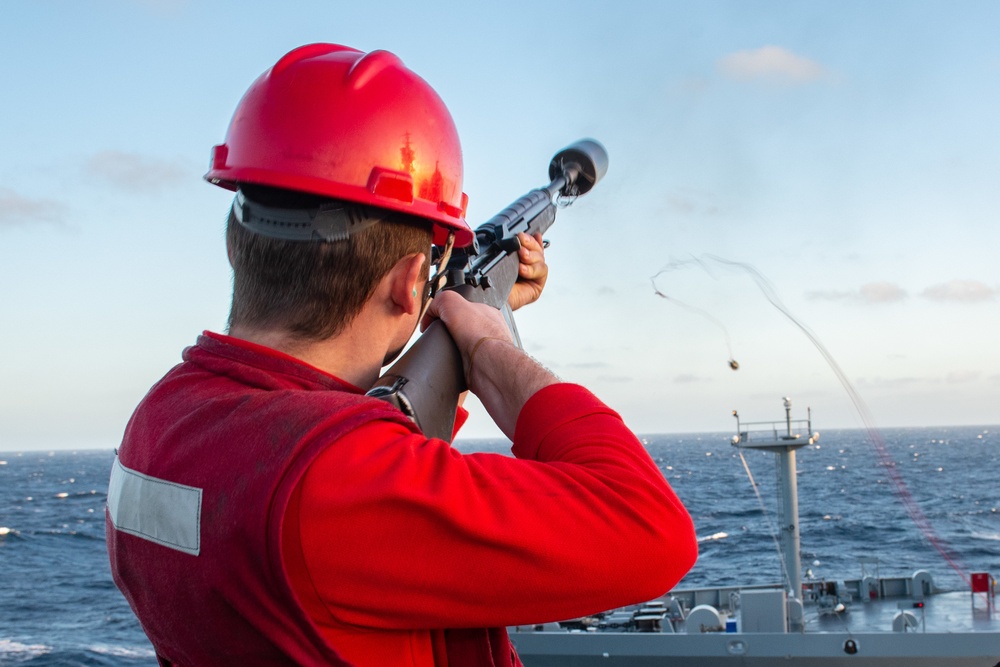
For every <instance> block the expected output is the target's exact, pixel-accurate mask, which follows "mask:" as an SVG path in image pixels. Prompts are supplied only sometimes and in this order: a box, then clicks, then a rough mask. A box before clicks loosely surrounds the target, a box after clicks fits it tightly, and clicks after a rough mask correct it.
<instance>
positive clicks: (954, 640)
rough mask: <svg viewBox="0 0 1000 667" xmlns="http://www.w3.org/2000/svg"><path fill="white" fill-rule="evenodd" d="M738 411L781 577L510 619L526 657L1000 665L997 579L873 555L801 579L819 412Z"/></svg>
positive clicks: (667, 663) (655, 662) (705, 664)
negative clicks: (772, 517)
mask: <svg viewBox="0 0 1000 667" xmlns="http://www.w3.org/2000/svg"><path fill="white" fill-rule="evenodd" d="M783 404H784V407H785V419H784V420H783V421H772V422H741V420H740V417H739V413H738V412H737V411H733V416H734V417H735V418H736V425H737V426H736V434H735V435H733V436H732V440H731V444H732V446H733V447H736V448H740V449H741V450H759V451H765V452H770V453H772V454H774V455H775V456H776V457H777V460H776V466H775V470H776V473H777V488H778V489H779V500H778V507H777V517H778V531H777V533H778V534H777V541H778V543H779V545H778V547H779V549H778V550H779V553H780V556H781V558H780V562H781V573H780V574H781V580H780V582H779V583H775V584H769V585H748V586H720V587H707V588H690V589H675V590H673V591H670V592H669V593H667V594H665V595H664V596H662V597H660V598H657V599H655V600H650V601H648V602H646V603H644V604H639V605H633V606H629V607H623V608H620V609H613V610H608V611H606V612H602V613H598V614H594V615H591V616H587V617H585V618H576V619H568V620H566V621H562V622H558V623H544V624H539V625H528V626H516V627H511V628H509V629H508V630H509V633H510V637H511V640H512V642H513V643H514V645H515V646H516V648H517V652H518V655H519V656H520V657H521V660H522V661H523V662H524V664H525V666H526V667H598V666H600V667H672V666H678V667H680V666H683V667H737V666H739V667H771V666H773V665H786V666H788V667H841V666H842V665H843V666H846V665H855V666H857V665H864V666H865V667H1000V615H998V613H997V611H996V595H995V594H996V587H997V585H996V579H995V577H994V576H993V575H992V574H991V573H988V572H973V573H969V574H968V575H963V579H964V581H965V583H966V588H965V589H964V590H945V589H940V588H938V586H937V585H936V584H935V581H934V578H933V576H932V575H931V574H930V572H929V571H928V570H925V569H919V570H916V571H914V572H912V574H908V575H906V576H882V572H881V563H880V562H879V560H878V559H877V558H874V557H863V558H861V559H860V565H861V572H860V575H859V576H857V577H855V578H848V579H844V580H837V581H831V580H819V581H817V580H813V579H810V578H808V577H807V579H808V580H806V581H803V575H802V564H801V555H800V530H799V512H798V485H797V469H796V460H795V453H796V451H797V450H799V449H801V448H802V447H805V446H807V445H811V444H813V443H815V442H816V441H817V440H818V439H819V433H817V432H815V431H813V429H812V411H811V410H809V409H807V415H808V416H807V418H806V419H801V420H793V419H792V413H791V407H792V402H791V399H790V398H788V397H785V398H783Z"/></svg>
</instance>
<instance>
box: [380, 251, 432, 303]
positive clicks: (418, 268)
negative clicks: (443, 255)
mask: <svg viewBox="0 0 1000 667" xmlns="http://www.w3.org/2000/svg"><path fill="white" fill-rule="evenodd" d="M425 258H426V255H424V253H422V252H418V253H414V254H412V255H406V256H405V257H402V258H401V259H400V260H399V261H398V262H396V265H395V266H393V267H392V269H391V270H390V271H389V279H390V285H389V290H390V291H389V295H390V297H391V298H392V301H393V303H395V304H396V305H397V306H398V307H399V308H401V309H402V310H403V311H404V312H405V313H407V314H408V315H413V314H415V313H417V312H419V310H420V303H421V298H420V293H421V290H422V289H423V286H424V285H423V282H424V281H423V267H424V259H425Z"/></svg>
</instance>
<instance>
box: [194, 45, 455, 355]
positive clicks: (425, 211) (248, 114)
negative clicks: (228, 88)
mask: <svg viewBox="0 0 1000 667" xmlns="http://www.w3.org/2000/svg"><path fill="white" fill-rule="evenodd" d="M205 178H206V179H207V180H208V181H209V182H211V183H214V184H216V185H219V186H222V187H225V188H227V189H230V190H237V196H236V200H235V202H234V205H233V212H232V214H231V215H230V220H229V224H228V231H227V242H228V247H229V255H230V261H231V263H232V265H233V271H234V289H233V305H232V312H231V314H230V327H231V328H232V327H252V328H255V329H263V330H280V331H284V332H287V333H290V334H292V335H294V336H295V337H298V338H301V339H303V340H323V339H325V338H329V337H330V336H334V335H337V334H338V333H339V332H340V331H342V330H343V328H344V327H345V326H346V325H347V324H348V323H349V322H351V320H352V319H353V318H354V317H356V316H357V314H358V312H359V311H360V310H361V307H362V305H363V304H364V303H365V302H366V301H367V300H368V299H369V298H370V297H371V295H372V293H373V290H374V289H375V288H376V286H377V285H378V284H379V281H380V280H381V279H382V277H383V276H385V275H386V274H387V272H389V271H390V270H391V269H392V267H393V266H394V265H395V263H396V262H398V261H399V260H400V259H401V258H403V257H405V256H407V255H413V254H416V253H424V254H425V255H429V250H430V242H431V239H432V238H433V241H434V242H435V243H437V244H444V243H445V241H446V240H447V239H448V237H449V236H450V235H454V243H455V246H456V247H462V246H465V245H467V244H469V243H471V242H472V240H473V234H472V230H471V229H470V228H469V225H468V224H467V223H466V221H465V219H464V216H465V208H466V205H467V203H468V198H467V197H466V196H465V194H464V193H463V192H462V150H461V146H460V144H459V141H458V133H457V131H456V130H455V125H454V122H453V121H452V118H451V115H450V114H449V113H448V110H447V108H446V107H445V106H444V103H443V102H442V101H441V99H440V97H438V95H437V93H435V92H434V90H433V89H432V88H431V87H430V86H429V85H428V84H427V82H426V81H424V80H423V79H421V78H420V77H419V76H417V75H416V74H414V73H413V72H412V71H410V70H409V69H407V68H406V66H405V65H403V63H402V62H401V61H400V60H399V59H398V58H397V57H396V56H394V55H393V54H391V53H388V52H386V51H373V52H371V53H368V54H365V53H362V52H361V51H357V50H355V49H351V48H348V47H344V46H338V45H335V44H309V45H306V46H302V47H299V48H297V49H294V50H293V51H291V52H289V53H288V54H286V55H285V56H283V57H282V58H281V59H280V60H279V61H278V62H277V63H276V64H275V65H274V66H273V67H271V68H270V69H269V70H267V71H266V72H264V73H263V74H262V75H261V76H260V77H258V79H257V80H256V81H255V82H254V83H253V84H252V85H251V87H250V88H249V90H247V92H246V94H245V95H244V96H243V98H242V99H241V100H240V103H239V105H238V106H237V108H236V112H235V113H234V114H233V119H232V122H231V123H230V125H229V129H228V131H227V132H226V140H225V142H224V143H223V144H220V145H218V146H215V148H214V149H213V151H212V165H211V168H210V169H209V171H208V173H207V174H206V175H205ZM376 220H377V221H378V222H377V224H370V223H372V222H373V221H376ZM426 273H427V269H426V267H424V268H423V274H424V279H426Z"/></svg>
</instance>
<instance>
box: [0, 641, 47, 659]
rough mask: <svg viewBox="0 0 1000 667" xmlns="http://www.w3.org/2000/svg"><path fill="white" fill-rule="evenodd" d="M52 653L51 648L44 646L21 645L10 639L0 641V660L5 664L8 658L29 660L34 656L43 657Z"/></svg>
mask: <svg viewBox="0 0 1000 667" xmlns="http://www.w3.org/2000/svg"><path fill="white" fill-rule="evenodd" d="M50 651H52V647H51V646H46V645H44V644H22V643H21V642H16V641H13V640H11V639H0V658H2V659H3V660H2V662H3V663H4V664H6V662H7V659H8V658H14V659H16V660H30V659H31V658H34V657H36V656H40V655H45V654H46V653H49V652H50Z"/></svg>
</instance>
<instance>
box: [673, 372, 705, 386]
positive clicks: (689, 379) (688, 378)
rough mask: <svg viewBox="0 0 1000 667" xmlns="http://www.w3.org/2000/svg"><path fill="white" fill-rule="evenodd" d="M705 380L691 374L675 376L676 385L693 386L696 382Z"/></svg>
mask: <svg viewBox="0 0 1000 667" xmlns="http://www.w3.org/2000/svg"><path fill="white" fill-rule="evenodd" d="M702 381H703V378H700V377H698V376H697V375H692V374H690V373H681V374H680V375H676V376H674V383H676V384H691V383H694V382H702Z"/></svg>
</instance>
